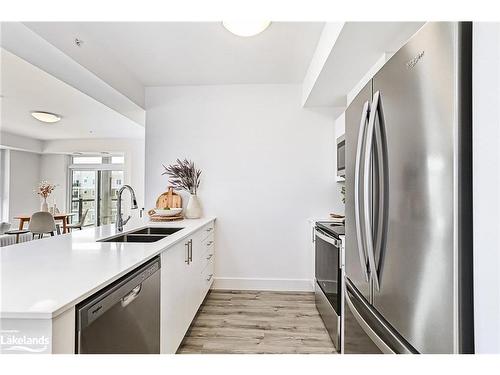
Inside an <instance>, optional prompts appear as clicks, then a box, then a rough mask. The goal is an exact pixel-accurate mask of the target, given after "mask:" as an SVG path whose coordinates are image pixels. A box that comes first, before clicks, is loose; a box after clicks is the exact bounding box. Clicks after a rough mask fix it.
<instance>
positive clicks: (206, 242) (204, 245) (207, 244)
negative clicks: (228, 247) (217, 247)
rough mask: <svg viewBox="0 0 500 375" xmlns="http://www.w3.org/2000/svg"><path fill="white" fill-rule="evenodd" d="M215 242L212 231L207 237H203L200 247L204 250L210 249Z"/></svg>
mask: <svg viewBox="0 0 500 375" xmlns="http://www.w3.org/2000/svg"><path fill="white" fill-rule="evenodd" d="M214 243H215V236H214V234H213V233H211V234H209V235H208V237H207V238H205V239H204V240H203V241H202V242H201V247H202V248H203V249H204V251H206V250H208V249H210V248H211V247H213V246H214Z"/></svg>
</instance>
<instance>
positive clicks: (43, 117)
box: [31, 111, 61, 123]
mask: <svg viewBox="0 0 500 375" xmlns="http://www.w3.org/2000/svg"><path fill="white" fill-rule="evenodd" d="M31 116H33V117H34V118H36V119H37V120H38V121H41V122H48V123H54V122H58V121H59V120H61V116H59V115H56V114H55V113H50V112H43V111H33V112H31Z"/></svg>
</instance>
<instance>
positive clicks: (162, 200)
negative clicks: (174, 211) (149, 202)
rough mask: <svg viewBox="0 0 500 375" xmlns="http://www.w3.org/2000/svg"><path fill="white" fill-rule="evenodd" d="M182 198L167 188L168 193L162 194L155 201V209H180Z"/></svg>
mask: <svg viewBox="0 0 500 375" xmlns="http://www.w3.org/2000/svg"><path fill="white" fill-rule="evenodd" d="M181 207H182V198H181V196H180V195H179V194H177V193H176V192H175V191H174V188H173V187H171V186H169V188H168V191H166V192H165V193H163V194H162V195H160V196H159V197H158V199H157V200H156V208H160V209H166V208H181Z"/></svg>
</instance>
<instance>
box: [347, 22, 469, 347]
mask: <svg viewBox="0 0 500 375" xmlns="http://www.w3.org/2000/svg"><path fill="white" fill-rule="evenodd" d="M471 61H472V25H471V23H462V22H460V23H446V22H438V23H427V24H425V25H424V26H423V27H422V28H421V29H420V30H419V31H418V32H417V33H416V34H415V35H414V36H413V37H412V38H411V39H410V41H409V42H408V43H407V44H406V45H405V46H404V47H402V48H401V49H400V50H399V51H398V52H397V53H396V54H394V56H392V58H391V59H390V60H389V61H387V63H386V64H385V65H384V66H383V67H382V68H381V69H380V71H379V72H378V73H377V74H376V75H375V76H374V78H373V79H372V80H371V81H370V82H369V83H368V84H367V85H366V86H365V87H364V88H363V89H362V90H361V91H360V93H359V94H358V95H357V97H356V98H355V100H354V101H353V102H352V103H351V104H350V106H349V108H348V110H347V111H346V138H345V139H346V252H345V271H346V279H345V281H346V295H345V297H346V298H345V301H346V307H345V316H344V324H343V350H344V352H345V353H377V352H378V353H380V352H383V353H470V352H473V350H474V349H473V348H474V342H473V306H472V304H473V292H472V115H471V112H472V108H471V107H472V99H471V96H472V93H471V90H472V89H471V81H472V67H471Z"/></svg>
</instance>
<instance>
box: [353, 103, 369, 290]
mask: <svg viewBox="0 0 500 375" xmlns="http://www.w3.org/2000/svg"><path fill="white" fill-rule="evenodd" d="M369 109H370V104H369V103H368V101H366V102H365V104H364V105H363V111H362V112H361V121H360V124H359V134H358V144H357V147H356V165H355V167H354V218H355V220H356V239H357V242H358V253H359V261H360V263H361V269H362V270H363V276H364V277H365V280H366V281H367V282H368V270H367V264H366V263H367V262H366V255H365V243H364V241H363V234H362V232H361V213H360V203H361V202H360V197H359V195H360V189H359V187H360V176H359V174H360V170H361V156H362V149H363V141H364V138H365V130H366V119H367V117H368V111H369Z"/></svg>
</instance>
